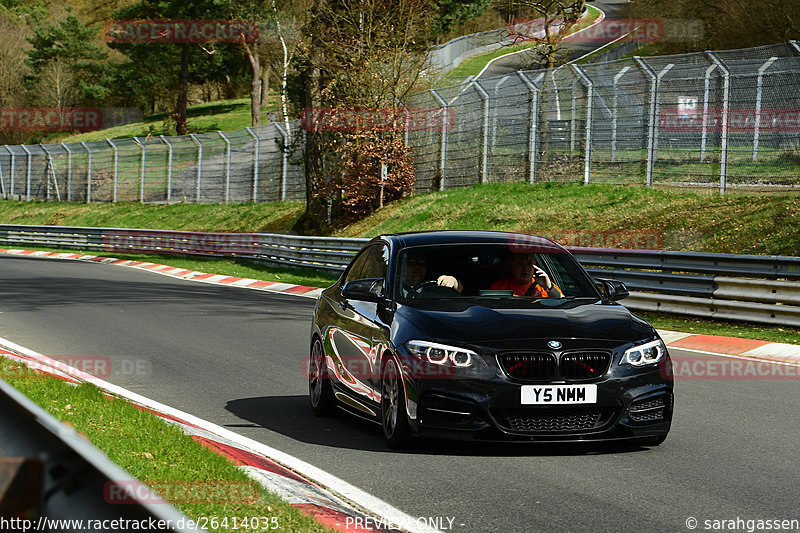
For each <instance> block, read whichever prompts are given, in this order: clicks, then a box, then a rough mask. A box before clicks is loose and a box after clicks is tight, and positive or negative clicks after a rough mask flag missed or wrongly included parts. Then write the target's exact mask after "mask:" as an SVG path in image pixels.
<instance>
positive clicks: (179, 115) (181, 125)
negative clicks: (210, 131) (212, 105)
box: [175, 44, 189, 135]
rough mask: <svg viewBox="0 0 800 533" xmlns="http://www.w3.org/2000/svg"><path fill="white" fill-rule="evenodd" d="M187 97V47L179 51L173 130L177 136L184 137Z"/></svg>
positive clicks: (184, 46) (185, 45)
mask: <svg viewBox="0 0 800 533" xmlns="http://www.w3.org/2000/svg"><path fill="white" fill-rule="evenodd" d="M188 97H189V45H188V44H184V45H183V48H182V50H181V78H180V87H179V88H178V106H177V107H178V109H177V110H176V111H175V130H176V132H177V134H178V135H186V101H187V100H188Z"/></svg>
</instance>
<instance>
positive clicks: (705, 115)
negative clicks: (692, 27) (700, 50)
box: [700, 64, 717, 161]
mask: <svg viewBox="0 0 800 533" xmlns="http://www.w3.org/2000/svg"><path fill="white" fill-rule="evenodd" d="M716 68H717V65H716V64H712V65H709V67H708V68H707V69H706V75H705V85H704V89H703V132H702V133H701V134H700V161H705V158H706V139H707V137H708V96H709V92H710V90H711V73H712V72H714V70H715V69H716Z"/></svg>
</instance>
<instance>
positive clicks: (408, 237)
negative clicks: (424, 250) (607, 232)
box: [377, 230, 565, 253]
mask: <svg viewBox="0 0 800 533" xmlns="http://www.w3.org/2000/svg"><path fill="white" fill-rule="evenodd" d="M377 238H378V239H382V240H386V241H390V242H393V243H394V244H395V245H396V246H397V247H398V248H406V247H409V246H425V245H432V244H507V245H509V247H510V248H511V249H512V250H513V249H517V250H519V252H520V253H524V252H530V251H553V252H564V251H565V249H564V248H562V247H561V245H559V244H558V243H556V242H554V241H552V240H550V239H548V238H546V237H540V236H538V235H528V234H524V233H513V232H508V231H485V230H434V231H415V232H407V233H390V234H385V235H381V236H380V237H377Z"/></svg>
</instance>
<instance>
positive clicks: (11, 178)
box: [6, 145, 16, 200]
mask: <svg viewBox="0 0 800 533" xmlns="http://www.w3.org/2000/svg"><path fill="white" fill-rule="evenodd" d="M6 150H8V153H9V154H10V155H11V169H10V170H11V173H10V174H9V186H8V188H9V192H8V193H9V194H10V195H11V199H12V200H13V199H14V166H15V163H16V155H15V154H14V151H13V150H11V148H10V147H9V146H8V145H6Z"/></svg>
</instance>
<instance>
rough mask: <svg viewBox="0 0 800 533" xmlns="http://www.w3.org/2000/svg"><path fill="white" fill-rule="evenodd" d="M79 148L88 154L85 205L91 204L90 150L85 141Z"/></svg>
mask: <svg viewBox="0 0 800 533" xmlns="http://www.w3.org/2000/svg"><path fill="white" fill-rule="evenodd" d="M81 146H83V149H84V150H86V153H88V154H89V166H88V167H86V203H87V204H89V203H91V202H92V150H91V148H89V145H88V144H86V141H82V142H81Z"/></svg>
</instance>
